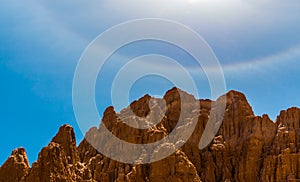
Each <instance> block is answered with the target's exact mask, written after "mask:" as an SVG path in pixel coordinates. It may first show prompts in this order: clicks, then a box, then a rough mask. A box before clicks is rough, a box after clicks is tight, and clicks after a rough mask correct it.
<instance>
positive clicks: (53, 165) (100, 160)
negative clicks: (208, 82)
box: [0, 88, 300, 182]
mask: <svg viewBox="0 0 300 182" xmlns="http://www.w3.org/2000/svg"><path fill="white" fill-rule="evenodd" d="M181 97H184V98H185V99H184V102H183V103H181V102H180V98H181ZM222 97H223V98H226V109H225V114H224V117H223V118H222V124H221V127H220V129H219V130H218V132H217V135H216V136H215V137H214V139H213V141H211V143H210V144H209V145H208V146H207V147H206V148H204V149H199V148H198V143H199V141H200V138H201V137H202V134H203V131H204V129H205V126H206V124H207V122H208V119H209V117H211V116H210V113H211V111H212V110H213V109H215V105H216V102H218V100H217V101H211V100H197V99H195V98H194V97H193V96H192V95H189V94H187V93H185V92H183V91H181V90H179V89H176V88H173V89H171V90H169V91H168V92H167V93H166V94H165V96H164V98H163V99H155V98H151V97H150V96H149V95H145V96H144V97H142V98H141V99H139V100H137V101H135V102H133V103H132V104H131V105H130V106H129V107H128V108H125V109H124V110H122V111H121V112H120V113H117V112H115V110H114V108H113V107H108V108H107V109H106V111H105V112H104V115H103V119H102V122H101V124H100V126H99V127H93V128H91V129H90V130H89V131H88V132H87V133H86V136H85V139H84V140H83V141H82V142H81V143H80V144H79V145H78V147H77V146H76V142H75V134H74V131H73V129H72V127H71V126H69V125H64V126H62V127H61V128H60V129H59V131H58V133H57V134H56V136H55V137H54V138H53V139H52V141H51V142H50V143H49V145H48V146H46V147H44V148H43V149H42V151H41V152H40V153H39V156H38V160H37V161H36V162H34V163H33V164H32V167H30V166H29V163H28V159H27V156H26V152H25V149H23V148H19V149H16V150H14V151H13V152H12V154H11V156H10V157H9V158H8V160H7V161H6V162H5V163H4V164H3V165H2V166H1V168H0V182H17V181H21V182H46V181H47V182H48V181H51V182H52V181H53V182H54V181H63V182H64V181H65V182H68V181H70V182H71V181H86V182H95V181H108V182H110V181H112V182H123V181H127V182H135V181H137V182H139V181H141V182H143V181H144V182H156V181H178V182H179V181H180V182H197V181H226V182H229V181H266V182H267V181H270V182H272V181H274V182H275V181H298V180H300V151H299V150H300V109H298V108H290V109H288V110H286V111H282V112H281V113H280V114H279V116H278V117H277V119H276V121H275V122H273V121H271V120H270V119H269V117H268V116H267V115H263V116H255V115H254V113H253V111H252V108H251V106H250V105H249V103H248V102H247V100H246V97H245V96H244V95H243V94H242V93H239V92H236V91H230V92H228V93H227V94H225V95H224V96H222ZM151 100H154V104H152V105H151V104H150V105H149V102H151ZM162 102H165V103H166V105H165V106H163V104H162ZM196 103H198V104H200V105H201V107H200V108H201V109H199V110H197V112H199V113H200V114H199V115H197V118H196V121H197V123H196V128H195V130H194V131H193V133H191V137H190V138H189V139H188V141H187V142H186V143H185V144H184V145H183V146H181V147H180V148H179V149H178V150H177V151H176V152H175V153H173V154H172V155H171V156H169V157H167V158H164V159H162V160H159V161H156V162H153V163H148V164H126V163H122V162H118V161H115V160H112V159H110V158H108V157H106V156H104V155H102V154H101V153H99V152H98V151H97V150H96V149H95V148H94V146H92V145H91V143H92V144H93V143H97V142H100V140H99V138H101V136H102V135H101V131H102V130H101V128H103V127H104V126H105V127H107V129H108V130H109V131H110V132H112V133H113V134H114V135H115V136H117V137H118V138H120V139H122V140H124V141H127V142H129V143H135V144H147V143H152V142H155V141H158V140H161V139H164V138H165V137H166V136H168V134H169V133H170V132H172V131H173V130H174V129H175V127H176V125H177V121H178V119H179V115H180V113H182V112H183V113H184V112H191V111H192V110H193V109H194V107H195V105H196ZM182 108H184V110H182ZM131 110H132V111H133V112H130V111H131ZM150 111H151V112H155V113H154V114H153V115H152V116H149V112H150ZM181 111H182V112H181ZM133 113H134V114H135V115H137V116H139V117H136V116H135V115H134V114H133ZM161 113H165V115H164V116H163V117H162V120H161V122H159V123H158V124H155V125H154V126H152V127H150V128H148V129H136V128H133V127H130V126H128V125H127V124H126V123H124V122H122V121H124V120H127V121H128V122H132V123H131V124H135V125H139V124H140V123H141V122H144V123H145V124H149V125H151V124H153V123H156V122H157V119H158V116H159V115H160V114H161ZM214 117H218V116H214ZM190 122H191V119H188V118H187V119H186V120H185V122H184V124H183V127H181V128H183V129H184V126H185V125H188V124H189V123H190ZM180 132H184V130H182V131H181V130H180ZM105 141H106V142H107V144H105V146H109V145H110V146H109V147H112V149H114V150H111V152H112V155H114V153H116V154H117V152H118V151H119V150H118V149H120V148H118V147H120V146H114V145H113V143H111V142H110V139H109V138H107V139H106V140H105ZM101 146H102V145H101ZM164 147H166V146H160V147H159V148H157V149H156V150H155V152H153V154H151V156H145V155H144V154H143V152H142V151H139V150H136V151H135V152H134V153H131V155H132V156H134V157H136V160H143V159H144V158H145V157H150V158H151V157H152V158H155V156H156V155H159V154H160V153H161V152H163V151H164ZM167 147H174V146H172V145H170V146H167Z"/></svg>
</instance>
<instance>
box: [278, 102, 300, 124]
mask: <svg viewBox="0 0 300 182" xmlns="http://www.w3.org/2000/svg"><path fill="white" fill-rule="evenodd" d="M275 123H276V124H277V125H283V126H288V127H297V128H299V127H300V108H298V107H290V108H288V109H286V110H281V111H280V114H279V115H278V116H277V118H276V121H275Z"/></svg>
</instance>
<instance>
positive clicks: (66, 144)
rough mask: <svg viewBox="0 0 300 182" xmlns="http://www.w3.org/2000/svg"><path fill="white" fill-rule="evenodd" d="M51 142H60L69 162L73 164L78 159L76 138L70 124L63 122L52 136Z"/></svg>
mask: <svg viewBox="0 0 300 182" xmlns="http://www.w3.org/2000/svg"><path fill="white" fill-rule="evenodd" d="M52 142H54V143H57V144H60V145H61V146H62V147H63V149H64V150H65V152H66V155H67V156H68V157H69V161H68V162H69V163H70V164H75V163H76V162H77V161H78V159H79V158H78V155H77V153H76V138H75V132H74V129H73V127H72V126H70V125H68V124H65V125H63V126H61V127H60V128H59V131H58V133H57V134H56V135H55V137H53V139H52Z"/></svg>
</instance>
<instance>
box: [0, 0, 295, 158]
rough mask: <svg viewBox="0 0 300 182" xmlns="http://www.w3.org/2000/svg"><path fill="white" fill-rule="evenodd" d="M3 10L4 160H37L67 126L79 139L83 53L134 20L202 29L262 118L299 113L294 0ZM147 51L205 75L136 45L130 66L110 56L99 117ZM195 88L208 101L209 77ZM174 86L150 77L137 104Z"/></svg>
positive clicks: (164, 48)
mask: <svg viewBox="0 0 300 182" xmlns="http://www.w3.org/2000/svg"><path fill="white" fill-rule="evenodd" d="M0 9H1V11H0V23H1V26H0V40H1V42H0V80H1V84H0V87H1V94H0V99H1V102H0V122H1V127H0V130H1V131H0V138H1V140H0V149H1V154H0V163H2V162H4V160H6V158H7V157H8V156H9V155H10V152H11V151H12V150H13V149H14V148H17V147H20V146H23V147H25V148H26V150H27V152H28V156H29V160H30V162H33V161H34V160H36V158H37V155H38V152H39V151H40V149H41V148H42V147H43V146H45V145H47V144H48V142H49V141H50V140H51V138H52V137H53V136H54V135H55V133H56V132H57V130H58V128H59V126H60V125H62V124H64V123H69V124H71V125H72V126H73V127H74V129H75V132H76V136H77V138H78V141H80V140H81V139H82V136H83V135H82V133H81V131H80V129H79V127H78V125H77V123H76V120H75V117H74V113H73V108H72V79H73V74H74V71H75V68H76V65H77V63H78V60H79V58H80V55H81V54H82V52H83V51H84V49H85V48H86V46H87V45H88V44H89V43H90V42H91V41H92V40H93V39H94V38H95V37H96V36H98V35H99V34H100V33H102V32H103V31H105V30H106V29H108V28H110V27H111V26H113V25H116V24H118V23H122V22H124V21H129V20H132V19H137V18H166V19H170V20H175V21H178V22H180V23H183V24H185V25H187V26H189V27H190V28H192V29H194V30H195V31H196V32H198V33H199V34H200V35H201V36H202V37H203V38H204V39H205V40H206V41H207V43H208V44H209V45H210V46H211V48H212V49H213V50H214V52H215V54H216V56H217V57H218V59H219V61H220V63H221V65H222V67H223V70H224V75H225V79H226V85H227V89H228V90H230V89H235V90H239V91H242V92H244V93H245V94H246V95H247V98H248V101H249V102H250V103H251V105H252V106H253V109H254V111H255V113H256V114H257V115H262V114H264V113H268V114H269V115H270V117H271V118H272V119H275V118H276V115H277V114H278V113H279V112H280V110H282V109H287V108H289V107H291V106H300V98H299V93H300V86H299V81H300V74H299V71H300V36H299V35H300V23H299V20H300V11H299V9H300V2H299V1H297V0H289V1H281V0H272V1H271V0H263V1H262V0H252V1H250V0H245V1H240V0H228V1H226V2H225V1H222V0H187V1H181V0H165V1H163V2H162V1H158V0H151V1H149V0H145V1H139V0H128V1H116V0H107V1H104V0H103V1H94V0H92V1H89V2H86V1H64V0H63V1H57V0H53V1H37V0H28V1H24V2H22V1H15V0H1V7H0ZM145 53H158V54H163V55H167V56H170V57H173V58H176V60H178V61H179V62H180V63H181V64H183V65H185V66H186V67H187V68H189V69H190V71H191V72H192V73H194V74H195V75H197V74H198V75H202V74H201V70H199V69H196V68H194V66H193V63H192V59H191V58H190V57H189V56H188V55H187V54H186V53H184V52H183V51H180V50H178V48H176V47H172V45H168V44H164V43H162V42H153V41H145V42H138V43H136V44H132V45H129V46H127V47H125V48H124V49H121V50H119V51H118V55H122V57H124V60H120V59H121V58H120V56H116V57H115V58H114V57H112V58H111V60H109V61H108V64H107V65H105V67H104V70H103V73H104V75H106V76H104V77H99V79H98V82H97V85H96V98H97V105H98V108H99V112H100V114H101V113H102V112H103V110H104V109H105V108H106V107H107V106H109V105H110V104H111V103H110V100H109V99H108V98H109V94H110V85H109V84H108V83H109V82H110V80H112V78H113V76H114V74H115V73H116V72H117V70H118V67H119V66H120V65H119V63H120V62H122V61H123V62H124V61H126V60H127V59H129V58H133V57H136V56H139V55H143V54H145ZM153 66H158V65H153ZM159 66H166V65H159ZM166 69H168V67H166ZM196 81H197V86H198V88H200V89H201V92H200V97H203V98H210V94H209V93H210V92H209V88H208V85H207V80H205V78H204V77H203V76H200V77H199V79H197V80H196ZM171 86H172V84H171V83H170V82H168V81H167V80H164V79H162V78H158V77H146V78H143V79H140V80H139V81H137V82H136V84H135V85H134V87H133V88H132V92H131V93H130V98H131V99H137V98H138V97H140V96H142V95H144V94H145V93H148V92H149V93H150V94H153V95H158V96H159V95H163V93H164V92H165V91H166V90H167V89H169V88H170V87H171Z"/></svg>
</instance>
